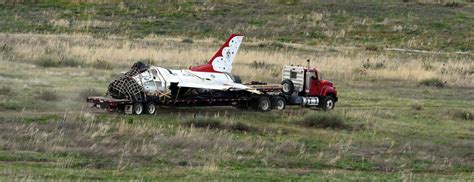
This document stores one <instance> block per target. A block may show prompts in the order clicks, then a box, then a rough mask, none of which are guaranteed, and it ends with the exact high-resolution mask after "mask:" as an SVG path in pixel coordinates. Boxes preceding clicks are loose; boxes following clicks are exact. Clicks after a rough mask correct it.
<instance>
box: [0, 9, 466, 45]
mask: <svg viewBox="0 0 474 182" xmlns="http://www.w3.org/2000/svg"><path fill="white" fill-rule="evenodd" d="M40 2H42V3H37V4H8V3H7V4H0V12H1V14H0V31H1V32H15V33H30V32H32V33H87V34H93V35H95V36H98V37H101V36H110V35H117V36H126V37H131V38H141V37H146V36H149V35H167V36H186V37H191V38H194V37H198V38H203V37H218V38H225V37H226V36H227V35H229V34H230V33H235V32H240V33H244V34H245V35H247V36H248V37H252V38H253V39H259V40H263V39H267V40H274V41H278V42H286V43H304V44H309V45H328V46H336V45H337V46H355V47H367V48H368V49H382V48H403V49H421V50H432V51H463V52H465V51H472V50H473V49H474V47H473V45H474V40H473V37H474V36H473V35H474V32H473V30H474V7H473V5H472V3H467V2H457V1H456V3H438V4H435V3H422V2H406V3H403V2H391V3H362V2H347V3H314V2H312V1H309V2H306V1H301V2H300V1H274V2H272V1H269V2H266V3H263V2H260V3H255V2H245V1H235V2H232V1H230V2H229V3H212V1H210V2H207V3H206V2H205V1H204V2H186V3H162V2H154V1H150V2H148V1H144V2H142V3H135V2H134V1H132V2H126V3H117V2H116V1H98V2H105V3H104V4H102V3H89V4H80V3H65V2H63V1H40ZM66 2H67V1H66ZM92 2H94V1H92ZM428 2H429V1H428Z"/></svg>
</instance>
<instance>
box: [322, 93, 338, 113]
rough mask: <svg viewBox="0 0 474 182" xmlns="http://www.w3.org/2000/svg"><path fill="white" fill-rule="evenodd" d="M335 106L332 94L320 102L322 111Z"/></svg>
mask: <svg viewBox="0 0 474 182" xmlns="http://www.w3.org/2000/svg"><path fill="white" fill-rule="evenodd" d="M335 106H336V101H335V99H334V97H332V96H326V97H324V99H323V102H322V103H321V108H323V110H324V111H330V110H333V109H334V107H335Z"/></svg>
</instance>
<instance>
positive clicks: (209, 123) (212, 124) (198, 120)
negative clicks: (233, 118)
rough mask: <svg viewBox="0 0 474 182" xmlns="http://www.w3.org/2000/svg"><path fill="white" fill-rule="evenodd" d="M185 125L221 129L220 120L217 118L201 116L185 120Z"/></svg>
mask: <svg viewBox="0 0 474 182" xmlns="http://www.w3.org/2000/svg"><path fill="white" fill-rule="evenodd" d="M185 125H186V126H192V127H196V128H210V129H222V125H221V122H220V121H219V120H218V119H216V118H209V117H201V116H198V117H194V118H190V119H188V120H186V121H185Z"/></svg>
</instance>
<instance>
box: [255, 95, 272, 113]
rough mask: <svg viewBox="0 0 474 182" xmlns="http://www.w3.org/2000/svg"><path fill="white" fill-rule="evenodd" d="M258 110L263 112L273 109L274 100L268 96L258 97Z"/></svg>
mask: <svg viewBox="0 0 474 182" xmlns="http://www.w3.org/2000/svg"><path fill="white" fill-rule="evenodd" d="M257 110H258V111H261V112H268V111H271V110H272V101H271V100H270V98H268V97H266V96H262V97H260V98H258V102H257Z"/></svg>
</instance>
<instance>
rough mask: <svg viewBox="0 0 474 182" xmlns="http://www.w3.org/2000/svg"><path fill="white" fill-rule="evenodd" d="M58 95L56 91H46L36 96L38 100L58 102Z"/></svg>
mask: <svg viewBox="0 0 474 182" xmlns="http://www.w3.org/2000/svg"><path fill="white" fill-rule="evenodd" d="M58 98H59V97H58V95H57V94H56V92H55V91H50V90H44V91H42V92H40V93H38V95H37V96H36V99H40V100H45V101H55V100H58Z"/></svg>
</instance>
